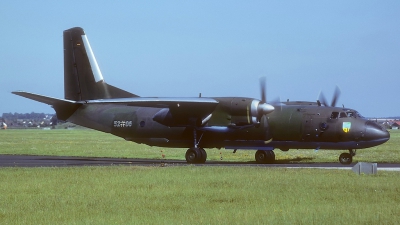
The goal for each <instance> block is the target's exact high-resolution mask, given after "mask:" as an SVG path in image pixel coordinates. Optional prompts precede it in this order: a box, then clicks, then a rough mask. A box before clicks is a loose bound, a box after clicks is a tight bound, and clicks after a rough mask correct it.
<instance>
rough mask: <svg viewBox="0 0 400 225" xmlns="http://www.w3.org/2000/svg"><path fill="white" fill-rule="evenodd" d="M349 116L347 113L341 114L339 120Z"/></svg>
mask: <svg viewBox="0 0 400 225" xmlns="http://www.w3.org/2000/svg"><path fill="white" fill-rule="evenodd" d="M346 117H347V114H346V113H345V112H340V115H339V118H346Z"/></svg>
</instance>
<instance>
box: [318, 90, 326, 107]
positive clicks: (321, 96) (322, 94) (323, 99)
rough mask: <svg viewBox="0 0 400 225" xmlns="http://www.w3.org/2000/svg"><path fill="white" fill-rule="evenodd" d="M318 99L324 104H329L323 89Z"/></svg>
mask: <svg viewBox="0 0 400 225" xmlns="http://www.w3.org/2000/svg"><path fill="white" fill-rule="evenodd" d="M318 100H319V101H320V102H321V104H322V105H325V106H328V101H326V98H325V95H324V93H322V91H321V92H320V93H319V97H318Z"/></svg>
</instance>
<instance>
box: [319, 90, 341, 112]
mask: <svg viewBox="0 0 400 225" xmlns="http://www.w3.org/2000/svg"><path fill="white" fill-rule="evenodd" d="M339 96H340V89H339V87H338V86H336V88H335V91H334V93H333V98H332V102H331V104H330V106H331V107H335V106H336V102H337V100H338V99H339ZM318 100H319V101H320V102H321V104H323V105H325V106H328V101H327V100H326V98H325V95H324V94H323V93H322V91H321V93H319V97H318Z"/></svg>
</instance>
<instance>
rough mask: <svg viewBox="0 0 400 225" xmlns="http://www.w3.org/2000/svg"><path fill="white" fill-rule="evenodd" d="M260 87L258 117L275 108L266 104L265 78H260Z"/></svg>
mask: <svg viewBox="0 0 400 225" xmlns="http://www.w3.org/2000/svg"><path fill="white" fill-rule="evenodd" d="M260 89H261V102H260V103H259V104H258V107H257V112H258V117H259V118H261V117H262V116H263V115H265V114H268V113H271V112H273V111H274V110H275V108H274V107H273V106H272V105H270V104H267V90H266V89H267V88H266V78H265V77H261V78H260Z"/></svg>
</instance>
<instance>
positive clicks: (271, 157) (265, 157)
mask: <svg viewBox="0 0 400 225" xmlns="http://www.w3.org/2000/svg"><path fill="white" fill-rule="evenodd" d="M255 158H256V162H257V163H262V164H267V163H274V162H275V153H274V151H272V150H271V151H264V150H258V151H257V152H256V155H255Z"/></svg>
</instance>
